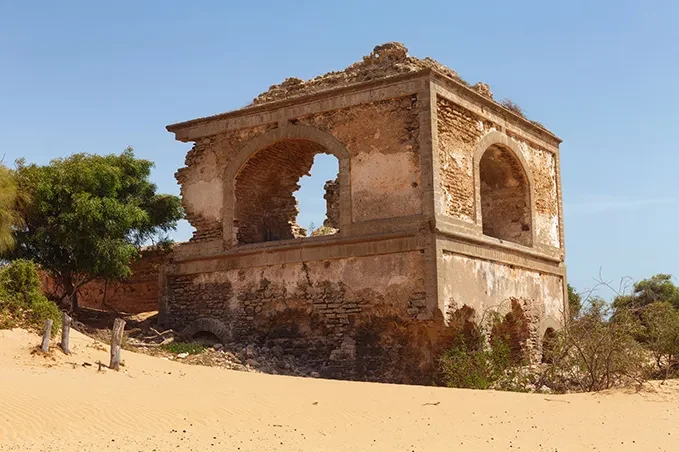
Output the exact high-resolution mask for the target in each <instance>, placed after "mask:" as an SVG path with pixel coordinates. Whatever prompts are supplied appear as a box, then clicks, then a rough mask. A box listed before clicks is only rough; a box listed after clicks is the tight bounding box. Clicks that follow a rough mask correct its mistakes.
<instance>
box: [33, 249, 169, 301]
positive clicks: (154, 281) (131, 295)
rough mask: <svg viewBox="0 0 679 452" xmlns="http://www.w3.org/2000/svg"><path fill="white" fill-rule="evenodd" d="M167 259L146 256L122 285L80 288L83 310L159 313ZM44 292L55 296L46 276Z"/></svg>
mask: <svg viewBox="0 0 679 452" xmlns="http://www.w3.org/2000/svg"><path fill="white" fill-rule="evenodd" d="M166 259H167V255H166V254H165V253H159V252H148V251H147V252H143V253H142V258H141V259H140V260H138V261H136V262H134V263H133V264H132V265H131V268H132V275H131V276H130V277H129V278H128V279H126V280H124V281H120V282H106V281H105V280H94V281H91V282H89V283H87V284H85V285H84V286H82V287H81V288H80V291H79V293H78V303H79V305H80V306H81V307H83V308H89V309H98V310H101V311H115V312H125V313H129V314H138V313H140V312H149V311H157V310H158V300H159V295H160V290H159V285H158V275H159V271H160V267H161V264H163V262H165V260H166ZM41 282H42V285H43V292H45V293H46V294H49V293H52V292H54V290H55V282H54V280H53V279H52V278H51V276H50V275H49V274H47V273H45V272H43V273H42V274H41Z"/></svg>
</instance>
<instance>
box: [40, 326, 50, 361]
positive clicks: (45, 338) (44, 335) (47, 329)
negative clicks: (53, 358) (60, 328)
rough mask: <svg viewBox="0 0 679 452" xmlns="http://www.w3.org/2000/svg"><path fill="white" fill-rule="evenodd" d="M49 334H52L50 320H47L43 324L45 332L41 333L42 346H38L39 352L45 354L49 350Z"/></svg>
mask: <svg viewBox="0 0 679 452" xmlns="http://www.w3.org/2000/svg"><path fill="white" fill-rule="evenodd" d="M50 334H52V319H47V321H46V322H45V332H44V333H42V345H40V350H42V351H43V352H45V353H47V351H48V350H49V348H50Z"/></svg>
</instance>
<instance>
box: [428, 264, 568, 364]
mask: <svg viewBox="0 0 679 452" xmlns="http://www.w3.org/2000/svg"><path fill="white" fill-rule="evenodd" d="M439 272H440V274H441V275H442V278H443V281H442V283H443V285H442V287H443V291H442V299H441V300H439V303H440V304H441V310H442V311H443V312H450V311H451V310H455V309H458V308H460V307H462V306H464V305H467V306H469V307H471V308H473V309H474V311H475V312H476V314H477V315H478V319H479V320H480V318H481V316H482V315H483V313H484V312H489V311H496V312H499V313H501V314H502V315H505V314H506V313H507V312H509V311H510V310H511V309H512V303H513V302H519V303H520V305H521V308H522V310H523V312H524V313H525V315H526V316H527V317H528V318H529V320H530V322H529V323H530V331H531V333H530V337H531V339H530V341H531V342H530V343H529V344H528V345H529V348H530V347H533V346H534V347H533V348H534V350H536V352H533V353H534V354H539V349H540V348H539V343H540V340H541V338H542V335H543V334H544V331H545V329H546V328H547V327H549V326H551V327H555V326H556V325H561V324H563V318H564V317H563V312H564V291H563V279H562V277H561V276H558V275H552V274H547V273H541V272H538V271H533V270H527V269H523V268H516V267H513V266H510V265H505V264H501V263H496V262H491V261H486V260H480V259H473V258H470V257H467V256H461V255H459V254H454V253H450V252H444V253H443V259H442V261H441V263H440V268H439Z"/></svg>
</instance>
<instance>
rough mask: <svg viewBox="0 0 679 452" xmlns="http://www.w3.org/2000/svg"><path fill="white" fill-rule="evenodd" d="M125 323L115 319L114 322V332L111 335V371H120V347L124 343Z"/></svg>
mask: <svg viewBox="0 0 679 452" xmlns="http://www.w3.org/2000/svg"><path fill="white" fill-rule="evenodd" d="M124 329H125V321H124V320H123V319H115V320H114V321H113V332H112V334H111V364H110V365H109V366H108V367H109V369H113V370H120V346H121V344H122V343H123V330H124Z"/></svg>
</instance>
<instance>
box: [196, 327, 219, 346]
mask: <svg viewBox="0 0 679 452" xmlns="http://www.w3.org/2000/svg"><path fill="white" fill-rule="evenodd" d="M191 340H192V341H193V342H197V343H199V344H203V345H207V346H212V345H215V344H220V343H221V340H220V339H219V338H218V337H217V335H216V334H214V333H210V332H209V331H198V332H197V333H195V334H193V335H192V336H191Z"/></svg>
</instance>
